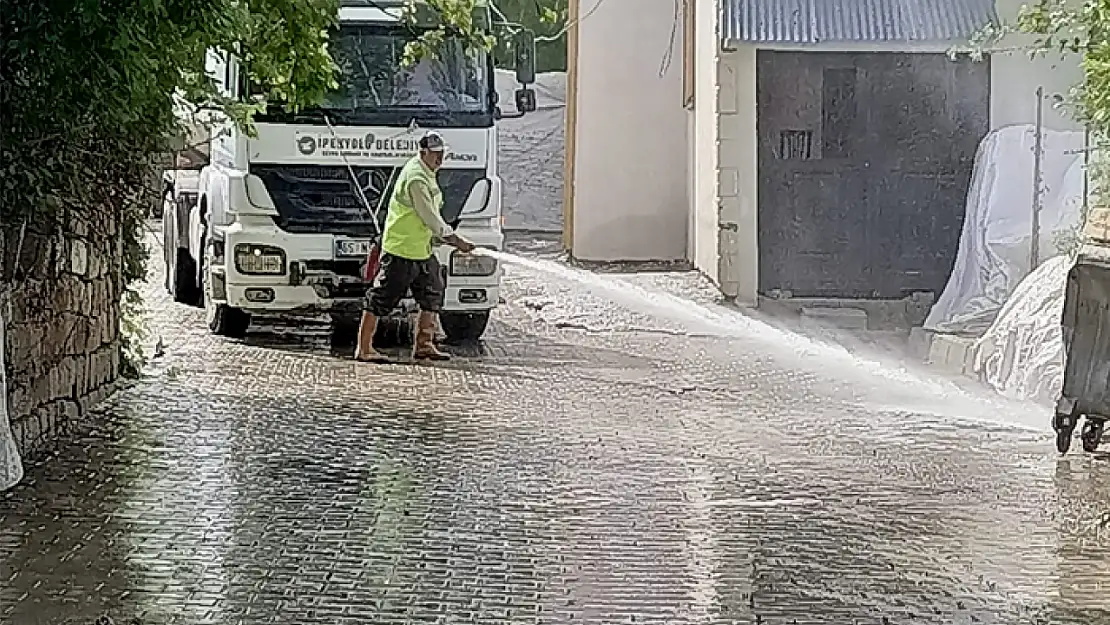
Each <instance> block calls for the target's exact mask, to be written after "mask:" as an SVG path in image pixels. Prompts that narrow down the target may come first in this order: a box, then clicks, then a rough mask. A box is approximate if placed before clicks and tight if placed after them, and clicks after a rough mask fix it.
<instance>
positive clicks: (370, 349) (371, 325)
mask: <svg viewBox="0 0 1110 625" xmlns="http://www.w3.org/2000/svg"><path fill="white" fill-rule="evenodd" d="M377 331H378V318H377V317H375V316H374V315H372V314H370V313H369V312H363V313H362V321H361V322H360V323H359V325H358V347H356V348H355V360H358V361H361V362H389V359H388V358H386V357H385V355H384V354H382V353H381V352H379V351H377V350H375V349H374V333H375V332H377Z"/></svg>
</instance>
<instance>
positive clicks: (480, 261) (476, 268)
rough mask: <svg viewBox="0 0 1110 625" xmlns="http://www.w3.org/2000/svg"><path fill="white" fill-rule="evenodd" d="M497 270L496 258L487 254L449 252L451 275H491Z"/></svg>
mask: <svg viewBox="0 0 1110 625" xmlns="http://www.w3.org/2000/svg"><path fill="white" fill-rule="evenodd" d="M496 271H497V260H496V259H494V258H490V257H489V256H479V255H477V254H463V253H462V252H460V251H458V250H455V251H454V252H451V275H453V276H492V275H493V274H494V272H496Z"/></svg>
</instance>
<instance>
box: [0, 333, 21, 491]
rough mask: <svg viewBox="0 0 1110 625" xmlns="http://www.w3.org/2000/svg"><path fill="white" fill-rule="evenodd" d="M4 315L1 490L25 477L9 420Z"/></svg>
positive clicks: (0, 356) (0, 371) (0, 387)
mask: <svg viewBox="0 0 1110 625" xmlns="http://www.w3.org/2000/svg"><path fill="white" fill-rule="evenodd" d="M6 323H7V322H6V320H5V319H4V315H2V314H0V491H5V490H8V489H9V488H11V487H12V486H15V485H16V484H18V483H19V481H20V480H22V479H23V461H22V460H20V458H19V450H18V449H16V446H15V438H14V437H13V436H12V427H11V423H10V422H9V420H8V379H7V373H6V372H5V370H6V369H7V366H6V364H5V362H6V361H5V360H4V345H5V343H4V341H5V338H4V325H5V324H6Z"/></svg>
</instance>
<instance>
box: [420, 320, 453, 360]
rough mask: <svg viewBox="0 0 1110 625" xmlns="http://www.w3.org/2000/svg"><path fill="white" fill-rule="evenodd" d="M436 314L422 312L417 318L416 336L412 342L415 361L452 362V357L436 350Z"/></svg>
mask: <svg viewBox="0 0 1110 625" xmlns="http://www.w3.org/2000/svg"><path fill="white" fill-rule="evenodd" d="M436 316H437V315H436V314H435V313H433V312H424V311H420V314H419V315H418V316H417V317H416V333H415V334H416V336H415V338H414V339H413V341H412V357H413V358H414V359H415V360H450V359H451V356H450V355H448V354H445V353H443V352H441V351H439V350H438V349H436V343H435V339H436Z"/></svg>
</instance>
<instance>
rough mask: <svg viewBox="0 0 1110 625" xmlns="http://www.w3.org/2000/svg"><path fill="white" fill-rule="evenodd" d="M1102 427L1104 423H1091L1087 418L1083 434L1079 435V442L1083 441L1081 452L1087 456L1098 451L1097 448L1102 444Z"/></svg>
mask: <svg viewBox="0 0 1110 625" xmlns="http://www.w3.org/2000/svg"><path fill="white" fill-rule="evenodd" d="M1104 427H1105V422H1103V421H1092V420H1091V419H1090V418H1089V417H1088V419H1087V422H1086V423H1084V424H1083V432H1082V433H1081V434H1080V435H1079V437H1080V440H1082V441H1083V451H1085V452H1087V453H1089V454H1090V453H1094V452H1095V451H1098V446H1099V444H1100V443H1102V431H1103V428H1104Z"/></svg>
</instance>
